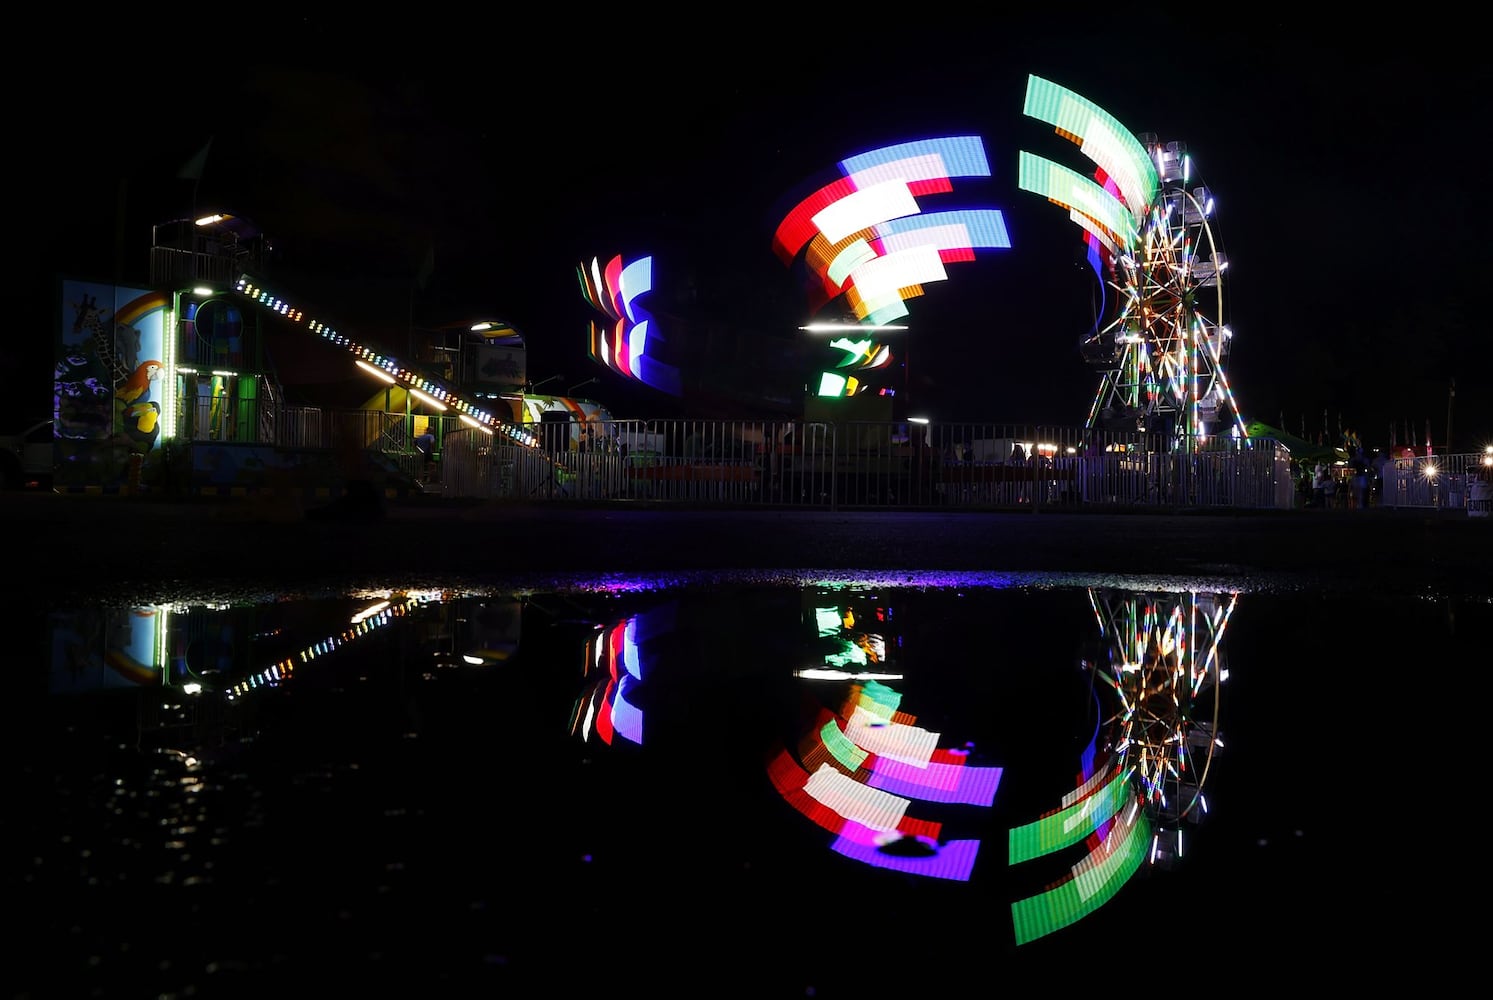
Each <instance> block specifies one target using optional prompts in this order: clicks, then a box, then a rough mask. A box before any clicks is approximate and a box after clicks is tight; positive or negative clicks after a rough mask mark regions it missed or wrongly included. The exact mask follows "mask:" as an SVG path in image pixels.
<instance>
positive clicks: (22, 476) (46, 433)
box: [0, 418, 52, 490]
mask: <svg viewBox="0 0 1493 1000" xmlns="http://www.w3.org/2000/svg"><path fill="white" fill-rule="evenodd" d="M0 481H3V482H4V486H5V488H6V489H7V490H20V489H27V488H30V487H40V486H45V485H47V484H49V483H51V481H52V421H51V418H48V419H46V420H41V421H38V422H36V423H34V424H32V425H31V426H30V427H27V428H26V429H25V430H23V431H21V432H20V433H19V434H0Z"/></svg>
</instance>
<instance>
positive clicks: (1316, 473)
mask: <svg viewBox="0 0 1493 1000" xmlns="http://www.w3.org/2000/svg"><path fill="white" fill-rule="evenodd" d="M1331 485H1332V476H1331V475H1330V474H1329V473H1328V472H1327V466H1326V465H1325V464H1324V463H1322V462H1318V463H1317V467H1316V468H1315V469H1313V470H1312V503H1311V505H1312V506H1313V507H1326V506H1327V501H1328V499H1329V497H1330V494H1329V493H1328V487H1329V486H1331Z"/></svg>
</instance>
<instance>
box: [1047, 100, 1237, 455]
mask: <svg viewBox="0 0 1493 1000" xmlns="http://www.w3.org/2000/svg"><path fill="white" fill-rule="evenodd" d="M1023 111H1024V112H1025V114H1026V115H1028V116H1029V117H1032V118H1036V119H1038V120H1040V121H1044V122H1047V123H1048V124H1050V125H1052V126H1054V128H1055V129H1056V131H1057V133H1058V135H1060V136H1062V137H1063V138H1065V139H1068V140H1070V141H1072V142H1074V143H1076V144H1077V145H1078V146H1079V148H1080V149H1082V150H1083V152H1084V154H1085V155H1086V156H1088V157H1089V158H1090V159H1091V160H1093V161H1094V163H1095V164H1096V165H1097V169H1096V170H1095V172H1094V179H1093V180H1090V179H1088V178H1086V177H1083V176H1082V175H1080V174H1078V173H1076V172H1074V171H1072V170H1069V169H1068V168H1066V167H1063V166H1060V165H1059V164H1057V163H1054V162H1052V161H1050V160H1047V159H1045V158H1043V157H1040V156H1037V155H1035V154H1033V153H1029V152H1026V151H1023V152H1022V153H1021V159H1020V166H1019V176H1018V184H1019V186H1020V187H1021V188H1022V189H1023V190H1026V191H1031V192H1032V193H1034V194H1039V195H1042V196H1043V197H1045V198H1047V199H1048V200H1049V201H1052V202H1054V203H1056V204H1059V205H1062V206H1063V207H1065V208H1067V209H1068V210H1069V217H1070V218H1071V219H1072V221H1073V222H1075V223H1077V224H1078V226H1079V227H1080V228H1082V229H1083V230H1084V234H1085V235H1084V239H1085V242H1086V243H1087V244H1088V247H1089V263H1090V265H1091V266H1093V268H1094V270H1095V272H1096V274H1097V275H1098V277H1099V281H1100V284H1101V287H1106V288H1109V289H1112V290H1113V292H1114V299H1113V304H1112V305H1111V306H1109V307H1106V309H1105V310H1104V312H1105V315H1103V316H1101V317H1100V319H1099V321H1098V322H1096V324H1095V328H1094V329H1092V330H1090V331H1089V333H1088V334H1087V335H1086V336H1085V338H1084V340H1083V343H1082V349H1083V353H1084V355H1085V357H1086V358H1087V359H1088V360H1089V361H1090V362H1091V363H1093V364H1094V365H1095V366H1097V367H1099V368H1100V369H1101V370H1102V372H1103V374H1102V377H1101V380H1100V385H1099V390H1098V392H1097V393H1096V395H1095V397H1094V401H1093V404H1092V406H1091V407H1090V410H1089V414H1088V419H1087V426H1088V427H1090V428H1096V427H1097V428H1101V429H1129V430H1161V431H1164V432H1166V433H1167V435H1168V437H1169V441H1168V445H1169V446H1170V445H1171V444H1173V443H1174V442H1175V443H1178V444H1180V445H1181V447H1183V448H1184V449H1185V450H1188V451H1191V450H1195V449H1196V448H1197V447H1198V446H1199V445H1201V444H1203V443H1204V442H1206V441H1207V440H1208V438H1209V436H1210V435H1212V434H1216V433H1219V432H1224V433H1227V434H1229V435H1231V436H1232V437H1234V438H1241V439H1242V438H1245V437H1247V434H1246V432H1245V428H1244V423H1243V420H1242V418H1241V417H1240V415H1239V410H1238V406H1237V404H1236V403H1235V400H1234V394H1233V390H1232V389H1231V388H1230V386H1229V381H1228V376H1227V374H1226V372H1225V360H1226V358H1227V356H1228V351H1229V344H1230V341H1231V339H1232V337H1233V334H1232V332H1231V331H1230V330H1229V328H1228V327H1227V326H1225V325H1222V318H1223V283H1222V274H1223V271H1224V270H1225V268H1226V267H1227V266H1228V265H1227V261H1226V259H1225V257H1224V255H1223V253H1222V252H1221V251H1219V250H1218V248H1217V246H1216V244H1215V240H1214V234H1213V226H1212V223H1211V221H1210V218H1211V216H1212V212H1213V198H1212V195H1211V194H1210V193H1209V191H1208V189H1207V188H1206V187H1203V186H1201V185H1199V186H1196V187H1190V185H1192V184H1193V183H1195V182H1194V179H1193V177H1192V173H1191V166H1192V162H1191V157H1189V156H1188V155H1187V152H1186V150H1185V148H1184V147H1183V145H1182V144H1181V143H1178V142H1167V143H1162V142H1159V141H1157V139H1156V137H1155V136H1154V135H1150V134H1148V133H1143V134H1142V135H1141V137H1140V138H1137V137H1136V136H1134V135H1132V134H1130V133H1129V132H1128V131H1126V130H1125V128H1124V127H1123V126H1121V125H1120V123H1119V122H1118V121H1117V120H1115V118H1113V117H1112V116H1111V115H1110V114H1109V113H1108V112H1106V111H1104V110H1103V109H1102V108H1099V107H1097V106H1096V105H1094V104H1092V103H1090V102H1089V101H1087V100H1085V99H1084V98H1082V97H1080V96H1079V95H1077V94H1075V93H1073V92H1072V91H1070V90H1067V89H1065V88H1063V87H1061V86H1059V85H1057V84H1055V83H1052V82H1050V81H1047V80H1044V79H1042V78H1040V77H1037V76H1030V77H1028V78H1027V91H1026V102H1025V106H1024V108H1023Z"/></svg>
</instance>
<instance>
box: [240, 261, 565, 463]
mask: <svg viewBox="0 0 1493 1000" xmlns="http://www.w3.org/2000/svg"><path fill="white" fill-rule="evenodd" d="M234 291H235V292H236V293H237V294H239V295H241V296H243V297H244V298H246V299H248V300H249V301H251V302H253V303H254V304H256V305H258V306H259V307H261V308H263V309H267V310H269V311H270V312H273V313H275V314H277V315H279V316H281V317H283V318H284V319H286V320H288V321H290V322H292V323H296V324H302V325H304V326H305V327H306V329H308V330H310V331H311V332H312V333H315V334H317V335H318V336H320V337H321V338H322V339H323V340H326V341H328V342H329V343H332V344H336V345H337V346H338V347H342V348H344V349H346V350H347V351H348V352H349V353H351V354H352V355H353V358H354V361H355V362H359V363H360V367H362V368H364V369H365V370H368V371H371V372H373V373H375V374H378V375H379V377H380V378H383V379H385V380H386V381H388V382H390V383H391V384H398V385H401V386H403V387H405V388H406V389H408V390H409V392H410V393H411V395H412V396H414V397H415V398H416V399H419V400H420V401H421V402H423V403H425V404H426V405H427V406H430V407H431V408H433V409H437V410H446V409H453V410H455V411H456V412H457V415H458V416H459V417H460V418H461V422H462V423H464V424H466V425H467V426H469V427H473V428H476V429H480V430H483V431H486V432H488V433H495V432H496V433H499V434H502V435H503V436H505V437H507V438H509V439H511V440H512V441H514V442H516V443H518V444H521V445H524V446H526V447H530V448H537V447H538V446H539V439H538V438H537V437H535V436H534V435H533V434H531V433H529V432H528V431H526V430H524V429H523V428H522V427H520V426H518V425H516V424H513V423H512V422H510V421H506V420H502V419H500V418H499V417H497V416H495V415H494V414H493V413H492V412H490V411H489V410H487V409H485V408H483V407H481V406H479V405H478V404H477V403H474V402H473V401H471V400H470V399H467V398H466V397H465V396H464V395H463V394H461V393H460V392H459V391H457V390H456V389H454V388H452V387H450V386H448V385H447V384H445V383H444V382H443V381H441V380H439V379H436V378H433V377H431V376H429V375H426V374H424V373H421V372H417V371H414V370H412V369H410V368H408V367H407V366H405V365H404V364H402V363H401V362H400V361H399V360H398V359H396V358H393V357H391V356H389V355H386V354H383V353H380V352H378V351H375V350H373V349H372V348H370V347H367V346H366V345H364V344H361V343H359V342H357V341H355V340H353V339H352V338H351V337H349V336H347V335H345V334H342V333H339V332H338V331H337V330H336V328H335V327H333V326H332V325H331V324H329V323H327V322H325V321H324V320H321V319H316V318H312V317H308V316H307V315H306V313H305V311H304V310H302V309H301V308H299V307H298V306H296V305H295V304H293V303H291V302H290V301H289V300H287V299H284V298H282V297H281V296H279V295H275V294H274V293H272V292H270V291H269V290H268V289H266V288H264V287H263V286H262V285H260V284H258V283H257V282H256V281H255V280H254V278H253V277H252V276H251V275H249V274H242V275H240V276H239V278H238V280H237V281H236V282H235V283H234ZM379 373H382V374H379Z"/></svg>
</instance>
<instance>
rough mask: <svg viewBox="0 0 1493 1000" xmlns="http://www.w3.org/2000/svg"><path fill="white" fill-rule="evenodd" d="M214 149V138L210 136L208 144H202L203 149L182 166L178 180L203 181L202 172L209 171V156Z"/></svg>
mask: <svg viewBox="0 0 1493 1000" xmlns="http://www.w3.org/2000/svg"><path fill="white" fill-rule="evenodd" d="M212 148H213V137H212V136H208V137H207V142H205V143H203V144H202V148H201V149H199V150H197V152H196V153H194V154H193V155H192V158H191V159H190V160H188V161H187V162H186V163H183V164H182V165H181V169H180V170H178V171H177V172H176V177H177V180H183V181H200V180H202V172H203V171H204V170H205V169H207V154H208V152H209V151H210V150H211V149H212Z"/></svg>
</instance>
